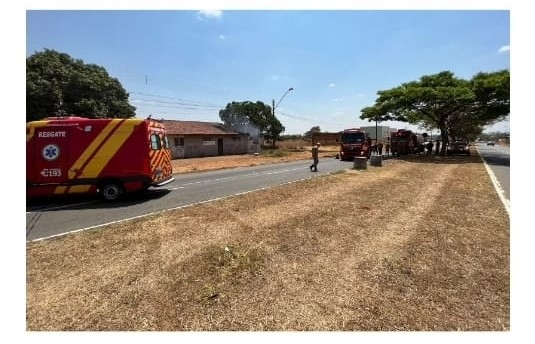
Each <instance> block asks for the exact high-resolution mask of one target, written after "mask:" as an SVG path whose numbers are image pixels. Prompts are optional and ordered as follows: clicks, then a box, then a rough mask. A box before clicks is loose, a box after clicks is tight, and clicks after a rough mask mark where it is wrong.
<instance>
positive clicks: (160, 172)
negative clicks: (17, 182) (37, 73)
mask: <svg viewBox="0 0 535 344" xmlns="http://www.w3.org/2000/svg"><path fill="white" fill-rule="evenodd" d="M173 180H174V178H173V171H172V166H171V152H170V146H169V141H168V139H167V136H166V133H165V127H164V125H163V124H162V123H160V122H158V121H155V120H152V119H135V118H131V119H118V118H117V119H112V118H109V119H89V118H83V117H48V118H45V119H43V120H40V121H34V122H29V123H27V124H26V195H27V197H29V198H31V197H34V196H52V195H64V194H76V193H78V194H80V193H94V194H96V193H98V194H100V195H101V196H102V197H103V198H104V199H106V200H109V201H113V200H117V199H118V198H120V196H121V195H122V194H125V193H130V192H135V191H141V190H145V189H147V188H148V187H149V186H156V187H159V186H163V185H165V184H167V183H170V182H172V181H173Z"/></svg>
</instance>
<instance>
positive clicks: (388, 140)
mask: <svg viewBox="0 0 535 344" xmlns="http://www.w3.org/2000/svg"><path fill="white" fill-rule="evenodd" d="M385 154H386V155H390V137H388V138H387V139H386V143H385Z"/></svg>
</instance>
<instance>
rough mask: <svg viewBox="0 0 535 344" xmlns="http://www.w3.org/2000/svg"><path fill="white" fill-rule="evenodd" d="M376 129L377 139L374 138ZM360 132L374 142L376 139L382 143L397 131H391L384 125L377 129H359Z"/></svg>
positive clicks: (370, 127)
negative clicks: (364, 133)
mask: <svg viewBox="0 0 535 344" xmlns="http://www.w3.org/2000/svg"><path fill="white" fill-rule="evenodd" d="M376 128H377V137H376V136H375V133H376ZM360 129H361V130H363V131H365V132H367V133H368V136H369V137H370V138H371V139H372V140H373V141H374V142H375V141H376V139H378V140H379V141H383V143H384V142H385V141H386V139H387V138H388V137H390V133H391V132H393V131H396V130H397V129H393V128H390V127H387V126H384V125H378V126H377V127H375V125H374V126H369V127H360Z"/></svg>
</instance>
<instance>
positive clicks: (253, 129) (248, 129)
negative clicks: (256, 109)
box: [230, 122, 260, 141]
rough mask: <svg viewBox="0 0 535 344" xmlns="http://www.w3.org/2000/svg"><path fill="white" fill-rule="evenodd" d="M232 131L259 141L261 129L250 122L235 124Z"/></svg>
mask: <svg viewBox="0 0 535 344" xmlns="http://www.w3.org/2000/svg"><path fill="white" fill-rule="evenodd" d="M230 129H231V130H233V131H235V132H238V133H240V134H249V137H250V138H251V139H252V140H253V141H258V139H259V138H260V129H259V128H258V127H257V126H255V125H254V124H252V123H250V122H247V123H239V124H233V125H231V126H230Z"/></svg>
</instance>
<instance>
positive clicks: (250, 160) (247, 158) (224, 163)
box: [172, 146, 338, 173]
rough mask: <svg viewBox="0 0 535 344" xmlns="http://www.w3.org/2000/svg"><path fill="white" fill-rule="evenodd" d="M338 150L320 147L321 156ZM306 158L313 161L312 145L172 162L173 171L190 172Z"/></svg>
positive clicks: (326, 155) (331, 155)
mask: <svg viewBox="0 0 535 344" xmlns="http://www.w3.org/2000/svg"><path fill="white" fill-rule="evenodd" d="M337 151H338V149H337V147H330V146H328V147H322V148H321V149H320V152H319V156H320V157H334V156H336V153H337ZM306 159H310V160H311V161H312V153H311V152H310V147H309V148H307V149H305V150H304V151H294V152H286V153H285V155H284V156H265V155H260V154H259V155H252V154H245V155H230V156H229V155H227V156H214V157H206V158H188V159H173V160H172V163H173V173H188V172H196V171H206V170H218V169H224V168H232V167H247V166H257V165H264V164H273V163H279V162H287V161H293V160H306Z"/></svg>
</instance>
